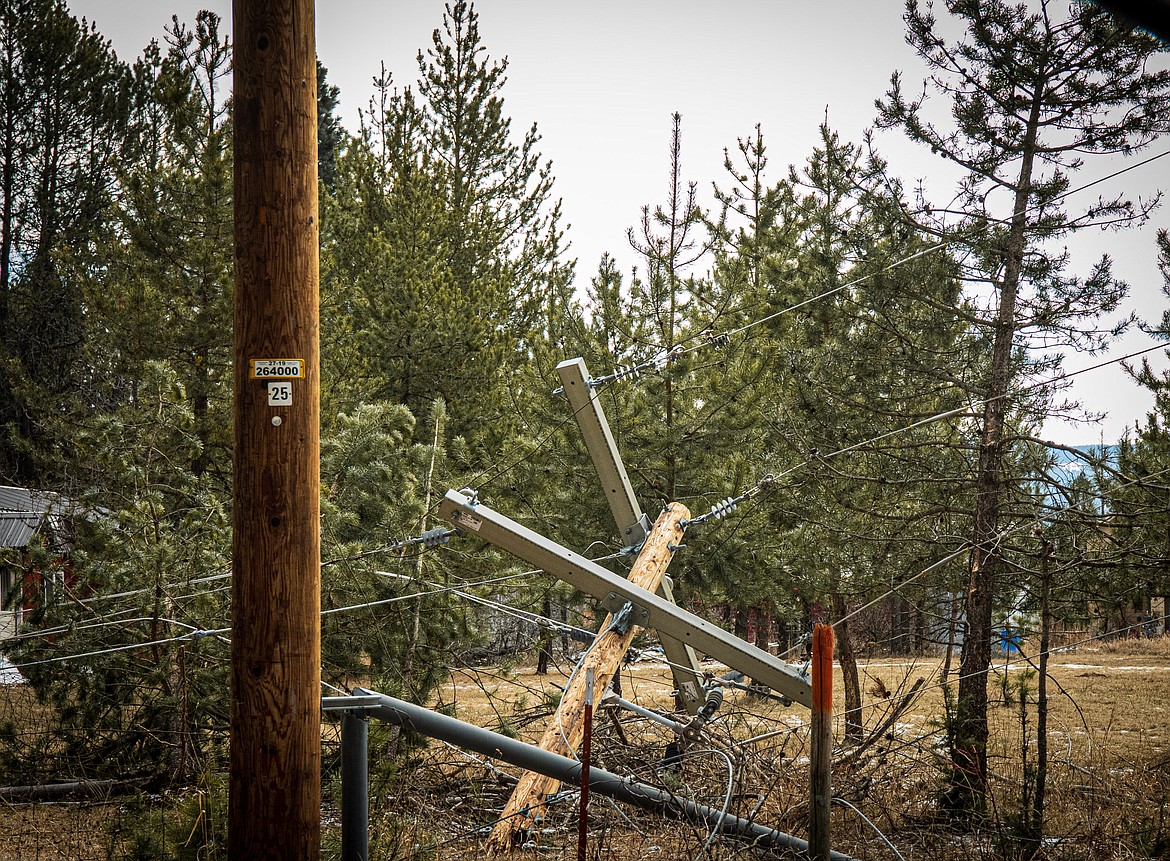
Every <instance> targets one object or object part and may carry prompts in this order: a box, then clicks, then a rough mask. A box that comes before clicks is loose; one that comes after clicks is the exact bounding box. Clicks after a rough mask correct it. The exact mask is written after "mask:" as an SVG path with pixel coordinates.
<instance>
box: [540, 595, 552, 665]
mask: <svg viewBox="0 0 1170 861" xmlns="http://www.w3.org/2000/svg"><path fill="white" fill-rule="evenodd" d="M540 615H541V616H543V617H544V618H545V619H550V620H551V619H552V597H551V596H550V595H549V594H548V593H545V596H544V603H543V604H541V606H540ZM552 639H553V638H552V631H551V630H550V629H549V628H547V627H546V628H541V629H540V654H539V655H537V658H536V674H537V675H538V676H543V675H545V674H546V673H547V672H548V662H549V660H550V659H551V657H552Z"/></svg>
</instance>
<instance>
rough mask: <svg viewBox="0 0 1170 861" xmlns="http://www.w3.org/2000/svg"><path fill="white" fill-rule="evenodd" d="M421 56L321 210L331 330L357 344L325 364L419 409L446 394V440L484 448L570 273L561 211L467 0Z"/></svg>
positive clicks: (379, 105) (376, 114)
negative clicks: (508, 107)
mask: <svg viewBox="0 0 1170 861" xmlns="http://www.w3.org/2000/svg"><path fill="white" fill-rule="evenodd" d="M418 62H419V81H418V84H417V90H415V89H413V88H409V87H408V88H406V89H404V90H402V91H398V90H395V89H394V88H393V87H392V85H391V82H390V80H389V79H388V78H387V77H386V76H385V75H383V77H382V78H381V79H380V81H379V84H378V88H377V92H376V93H375V96H374V98H373V99H372V100H371V105H370V110H369V112H368V113H366V114H365V115H364V116H363V123H362V129H361V132H360V134H359V136H358V138H357V139H356V140H355V141H353V142H352V143H351V145H350V146H349V148H348V150H347V152H346V154H345V156H344V157H343V158H342V159H341V160H340V161H339V178H338V183H339V186H338V190H337V192H336V193H335V194H334V195H332V200H331V201H329V202H327V204H326V208H325V214H324V216H323V219H322V222H323V227H324V229H325V230H326V231H327V232H328V234H329V235H328V236H327V237H326V240H325V242H324V246H323V258H322V283H323V285H324V286H323V291H324V302H325V305H326V307H327V308H329V309H330V311H331V314H330V316H336V317H337V318H338V319H337V321H336V323H335V324H329V325H336V326H337V327H338V329H339V330H341V329H344V328H345V327H352V328H353V330H354V334H355V335H356V336H357V337H358V338H360V341H357V342H351V343H355V344H356V347H354V348H353V349H351V350H350V351H349V352H347V353H345V354H344V355H342V356H339V358H340V359H341V361H342V363H343V364H342V365H341V366H340V367H337V370H336V371H334V370H328V371H327V372H328V373H330V374H331V375H334V376H333V379H335V380H337V382H338V383H339V384H340V388H341V389H344V388H346V387H347V386H350V385H351V383H352V381H353V380H354V379H361V380H362V381H363V383H362V388H363V391H364V395H363V396H362V398H364V399H366V400H373V399H384V400H390V401H393V402H397V403H402V404H405V405H406V406H408V407H410V408H411V409H412V410H413V411H415V412H421V411H422V410H425V409H429V404H430V402H431V400H432V399H433V398H435V397H441V398H442V399H443V400H444V402H445V403H446V405H447V413H448V422H447V433H448V436H449V437H451V438H454V437H459V436H462V437H466V438H468V439H470V440H472V441H474V442H475V444H476V445H479V446H482V447H484V448H483V450H484V451H485V456H486V457H491V456H492V455H494V454H495V452H496V451H497V450H498V447H499V445H500V441H501V440H503V439H506V438H507V437H508V436H509V434H510V430H511V428H510V427H509V426H508V425H507V420H508V414H509V412H510V411H509V410H508V408H507V405H506V389H505V387H506V384H507V381H508V370H509V369H510V368H513V367H516V366H518V365H519V364H521V363H522V362H523V361H525V358H526V356H527V352H528V348H529V346H530V343H531V341H532V339H533V338H534V337H536V330H537V328H538V326H539V318H540V311H541V309H542V307H543V305H544V303H545V299H546V294H547V293H548V292H549V291H550V290H553V289H555V284H556V283H557V282H558V281H559V280H560V279H561V278H562V277H563V276H562V275H561V274H560V272H561V270H562V269H563V268H564V265H565V264H563V263H561V262H560V260H559V258H560V256H561V254H562V250H563V249H562V248H561V246H560V235H561V234H560V228H559V226H558V219H559V212H558V207H557V205H556V204H555V203H553V201H552V200H551V184H552V175H551V172H550V166H549V164H547V163H544V164H542V163H541V160H540V155H539V153H538V152H537V150H536V146H537V143H538V141H539V136H538V135H537V133H536V129H535V127H533V128H531V129H530V130H529V131H528V132H527V133H526V134H525V135H524V136H523V138H522V139H521V141H520V142H519V143H516V142H514V141H513V139H512V131H511V121H510V120H509V119H508V118H507V117H506V115H505V113H504V102H503V98H502V95H501V92H502V89H503V87H504V85H505V83H506V76H505V71H506V68H507V64H506V62H495V61H492V60H491V59H490V58H489V57H487V55H486V49H485V47H484V45H483V44H482V43H481V41H480V37H479V28H478V16H477V15H476V13H475V11H474V9H473V8H472V7H471V6H470V5H468V4H466V3H455V4H454V5H452V6H449V7H447V10H446V13H445V15H444V17H443V27H442V28H439V29H436V30H435V31H434V34H433V45H432V47H431V48H430V49H429V50H428V51H427V52H426V53H425V54H424V53H423V52H420V53H419V57H418ZM334 308H336V309H337V313H336V314H333V313H332V309H334ZM324 337H325V338H326V339H327V340H328V339H331V338H332V337H333V335H332V333H331V332H325V333H324ZM339 338H340V331H339ZM340 340H341V341H346V340H349V339H348V336H347V337H345V338H340ZM343 368H344V370H343ZM354 388H356V387H354ZM342 397H343V400H342V402H340V403H339V407H340V408H342V409H349V408H351V406H352V404H353V403H355V400H354V399H353V398H352V397H347V396H344V395H343V396H342Z"/></svg>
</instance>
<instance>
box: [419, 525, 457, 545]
mask: <svg viewBox="0 0 1170 861" xmlns="http://www.w3.org/2000/svg"><path fill="white" fill-rule="evenodd" d="M450 539H451V530H449V529H447V528H446V527H444V526H440V527H439V528H437V529H430V530H428V531H426V532H424V533H423V534H422V535H420V536H419V537H418V541H419V543H420V544H422V545H423V546H424V547H438V546H439V545H440V544H446V543H447V542H448V541H449V540H450Z"/></svg>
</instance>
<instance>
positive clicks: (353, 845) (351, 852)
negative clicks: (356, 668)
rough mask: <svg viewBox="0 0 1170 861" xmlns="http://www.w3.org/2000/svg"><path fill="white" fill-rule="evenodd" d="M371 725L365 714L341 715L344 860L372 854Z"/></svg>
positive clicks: (363, 858)
mask: <svg viewBox="0 0 1170 861" xmlns="http://www.w3.org/2000/svg"><path fill="white" fill-rule="evenodd" d="M369 734H370V725H369V723H368V722H367V721H366V717H365V715H364V714H362V713H360V712H358V711H352V712H345V713H344V714H342V716H341V861H369V857H370V775H369V767H370V766H369V763H370V759H369V753H368V747H369Z"/></svg>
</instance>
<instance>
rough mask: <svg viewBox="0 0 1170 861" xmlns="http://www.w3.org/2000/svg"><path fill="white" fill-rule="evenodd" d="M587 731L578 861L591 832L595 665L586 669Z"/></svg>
mask: <svg viewBox="0 0 1170 861" xmlns="http://www.w3.org/2000/svg"><path fill="white" fill-rule="evenodd" d="M584 720H585V733H584V735H583V736H582V738H581V815H580V817H579V818H578V821H577V861H585V846H586V843H587V838H588V834H589V758H590V753H591V751H590V748H591V746H592V741H593V667H587V668H586V669H585V717H584Z"/></svg>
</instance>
